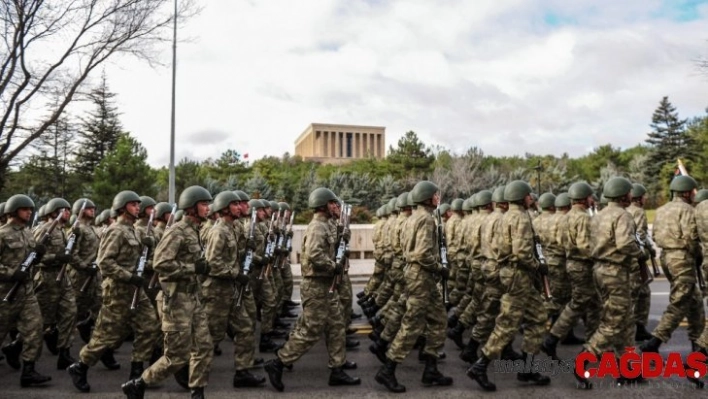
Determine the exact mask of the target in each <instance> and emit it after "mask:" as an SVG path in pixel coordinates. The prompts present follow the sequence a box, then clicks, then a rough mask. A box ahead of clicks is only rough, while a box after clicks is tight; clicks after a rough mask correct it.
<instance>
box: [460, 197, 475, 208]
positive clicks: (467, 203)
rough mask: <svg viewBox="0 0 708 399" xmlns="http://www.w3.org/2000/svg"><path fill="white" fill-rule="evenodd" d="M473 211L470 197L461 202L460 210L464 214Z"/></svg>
mask: <svg viewBox="0 0 708 399" xmlns="http://www.w3.org/2000/svg"><path fill="white" fill-rule="evenodd" d="M473 209H474V207H473V206H472V196H470V197H469V198H467V199H466V200H464V201H462V210H463V211H465V212H470V211H472V210H473Z"/></svg>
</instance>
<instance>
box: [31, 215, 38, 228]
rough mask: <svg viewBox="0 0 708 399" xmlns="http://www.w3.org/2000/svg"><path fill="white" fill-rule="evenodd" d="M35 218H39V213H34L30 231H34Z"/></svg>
mask: <svg viewBox="0 0 708 399" xmlns="http://www.w3.org/2000/svg"><path fill="white" fill-rule="evenodd" d="M37 216H39V212H35V213H34V218H33V219H32V226H31V227H30V230H34V228H35V226H37Z"/></svg>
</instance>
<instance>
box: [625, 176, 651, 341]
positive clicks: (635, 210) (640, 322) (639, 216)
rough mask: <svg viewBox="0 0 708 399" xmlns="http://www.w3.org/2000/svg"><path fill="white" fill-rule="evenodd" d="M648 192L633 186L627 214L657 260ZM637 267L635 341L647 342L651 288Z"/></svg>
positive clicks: (633, 289) (634, 270) (635, 273)
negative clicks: (651, 237)
mask: <svg viewBox="0 0 708 399" xmlns="http://www.w3.org/2000/svg"><path fill="white" fill-rule="evenodd" d="M646 192H647V189H646V188H644V186H642V185H641V184H636V183H635V184H633V185H632V191H631V192H630V195H631V196H632V204H631V205H630V206H628V207H627V212H629V214H630V215H632V219H634V224H635V225H636V227H637V237H638V238H639V240H640V241H642V242H644V243H646V246H645V248H646V249H647V251H648V252H649V256H650V257H651V258H652V259H653V258H656V250H654V247H653V246H652V245H651V244H650V242H649V240H648V237H649V227H648V222H647V215H646V212H644V204H645V202H646ZM635 265H636V267H634V268H633V270H632V274H633V275H634V276H633V277H632V282H639V284H636V283H635V284H634V285H636V287H633V288H632V299H633V303H634V305H633V307H634V324H635V326H636V331H635V336H634V338H635V340H637V341H645V340H648V339H651V334H649V331H647V324H648V323H649V308H650V306H651V288H649V284H642V283H641V277H640V275H639V263H638V262H636V263H635Z"/></svg>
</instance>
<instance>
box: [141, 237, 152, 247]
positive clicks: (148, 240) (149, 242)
mask: <svg viewBox="0 0 708 399" xmlns="http://www.w3.org/2000/svg"><path fill="white" fill-rule="evenodd" d="M140 243H141V244H143V245H145V246H146V247H148V248H150V249H153V248H155V237H151V236H145V237H143V238H142V239H141V240H140Z"/></svg>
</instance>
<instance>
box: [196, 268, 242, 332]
mask: <svg viewBox="0 0 708 399" xmlns="http://www.w3.org/2000/svg"><path fill="white" fill-rule="evenodd" d="M236 295H237V292H236V287H235V285H234V281H233V280H229V279H217V278H214V277H208V278H206V279H205V280H204V283H202V301H203V303H204V312H205V313H206V315H207V320H208V322H209V333H210V334H211V340H212V342H213V343H214V345H218V344H219V342H221V341H223V340H224V337H225V336H226V328H227V326H228V325H229V322H230V316H231V315H232V314H234V311H233V307H234V303H235V297H236Z"/></svg>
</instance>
